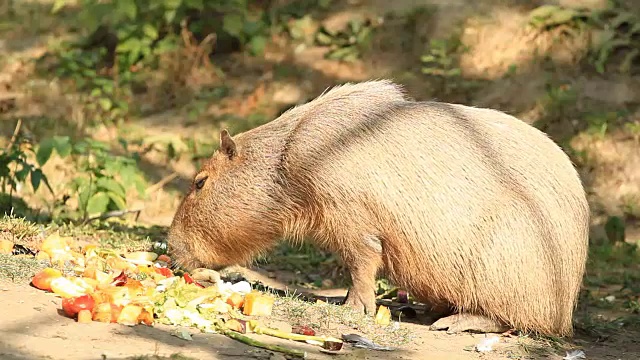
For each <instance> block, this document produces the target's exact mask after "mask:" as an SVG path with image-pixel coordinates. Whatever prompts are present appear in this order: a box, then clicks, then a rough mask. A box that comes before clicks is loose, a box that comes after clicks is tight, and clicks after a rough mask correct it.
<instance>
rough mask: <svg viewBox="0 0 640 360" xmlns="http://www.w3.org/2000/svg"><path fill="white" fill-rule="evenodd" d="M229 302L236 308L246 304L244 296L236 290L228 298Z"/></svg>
mask: <svg viewBox="0 0 640 360" xmlns="http://www.w3.org/2000/svg"><path fill="white" fill-rule="evenodd" d="M227 304H229V305H231V306H232V307H233V308H234V309H240V308H241V307H242V305H244V296H242V295H240V294H239V293H237V292H234V293H232V294H231V295H230V296H229V297H228V298H227Z"/></svg>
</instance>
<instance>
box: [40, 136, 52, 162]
mask: <svg viewBox="0 0 640 360" xmlns="http://www.w3.org/2000/svg"><path fill="white" fill-rule="evenodd" d="M54 145H55V140H54V139H52V138H48V139H45V140H43V141H42V142H41V143H40V146H39V147H38V152H36V161H37V162H38V165H40V166H42V165H44V164H45V163H46V162H47V161H49V158H50V157H51V153H52V152H53V147H54Z"/></svg>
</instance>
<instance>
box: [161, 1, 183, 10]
mask: <svg viewBox="0 0 640 360" xmlns="http://www.w3.org/2000/svg"><path fill="white" fill-rule="evenodd" d="M163 2H164V7H165V8H167V9H172V10H175V9H177V8H179V7H180V5H182V0H164V1H163Z"/></svg>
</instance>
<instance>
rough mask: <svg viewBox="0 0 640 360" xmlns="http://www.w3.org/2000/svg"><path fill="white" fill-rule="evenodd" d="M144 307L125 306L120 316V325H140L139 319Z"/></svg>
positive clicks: (118, 321)
mask: <svg viewBox="0 0 640 360" xmlns="http://www.w3.org/2000/svg"><path fill="white" fill-rule="evenodd" d="M142 310H143V309H142V307H140V306H138V305H127V306H125V307H124V308H123V309H122V311H121V312H120V314H119V315H118V320H117V321H116V322H117V323H118V324H122V325H129V326H134V325H136V324H138V317H139V316H140V314H142Z"/></svg>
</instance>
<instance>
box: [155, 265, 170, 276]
mask: <svg viewBox="0 0 640 360" xmlns="http://www.w3.org/2000/svg"><path fill="white" fill-rule="evenodd" d="M153 270H154V271H155V272H157V273H158V274H160V275H162V276H164V277H168V278H169V277H172V276H173V272H172V271H171V269H169V268H166V267H155V268H153Z"/></svg>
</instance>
